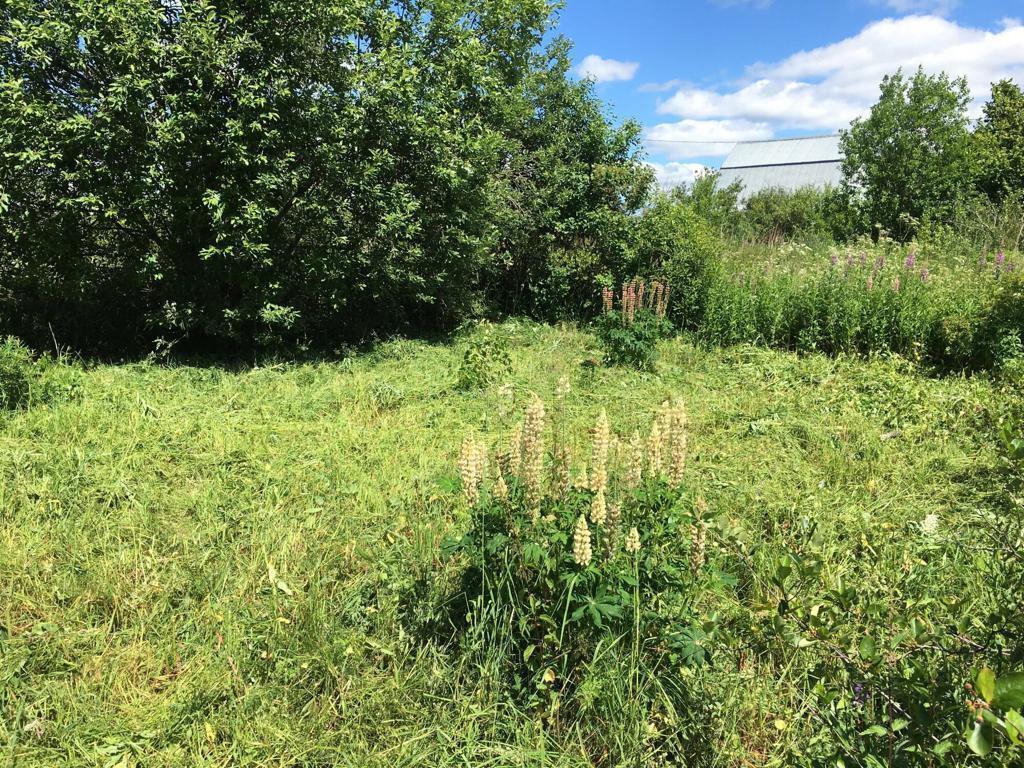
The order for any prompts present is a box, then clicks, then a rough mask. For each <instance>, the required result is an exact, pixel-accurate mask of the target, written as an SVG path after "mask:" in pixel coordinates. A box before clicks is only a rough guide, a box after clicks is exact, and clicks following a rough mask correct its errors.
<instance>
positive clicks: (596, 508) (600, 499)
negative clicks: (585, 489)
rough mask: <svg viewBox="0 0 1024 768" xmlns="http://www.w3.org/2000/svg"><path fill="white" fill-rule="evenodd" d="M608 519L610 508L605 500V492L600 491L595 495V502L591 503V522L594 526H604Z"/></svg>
mask: <svg viewBox="0 0 1024 768" xmlns="http://www.w3.org/2000/svg"><path fill="white" fill-rule="evenodd" d="M607 519H608V507H607V505H606V503H605V499H604V491H603V490H601V491H598V492H597V493H595V494H594V499H593V501H591V502H590V521H591V522H592V523H593V524H594V525H604V521H605V520H607Z"/></svg>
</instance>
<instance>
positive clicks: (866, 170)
mask: <svg viewBox="0 0 1024 768" xmlns="http://www.w3.org/2000/svg"><path fill="white" fill-rule="evenodd" d="M969 100H970V93H969V90H968V87H967V82H966V80H964V79H956V80H951V79H950V78H949V77H948V76H947V75H946V74H944V73H943V74H940V75H935V76H932V75H928V74H926V73H925V72H924V70H923V69H918V71H917V72H916V73H915V74H914V75H913V77H911V78H907V77H905V76H904V74H903V72H902V71H899V72H897V73H896V74H894V75H889V76H886V77H885V78H884V79H883V80H882V84H881V95H880V97H879V100H878V103H877V104H875V106H873V107H872V108H871V114H870V115H869V116H868V117H867V118H864V119H857V120H854V121H853V124H852V125H851V126H850V129H849V130H846V131H843V133H842V140H841V146H842V151H843V187H844V191H845V193H846V194H847V195H848V196H849V197H850V199H851V200H852V201H853V204H854V206H855V207H856V208H857V209H858V210H859V215H860V217H861V231H867V230H870V229H871V228H876V227H881V228H882V229H883V230H885V231H886V232H889V233H891V234H893V235H895V236H896V237H897V238H898V239H901V240H902V239H906V238H908V237H910V236H911V235H913V234H914V232H915V230H916V228H917V225H918V223H919V222H920V221H921V220H922V219H923V218H924V217H925V216H926V215H927V216H930V217H932V218H935V219H938V220H940V221H948V220H949V219H950V218H951V217H952V214H953V212H954V210H955V209H956V206H957V204H958V201H960V200H961V199H963V198H964V197H965V196H966V195H967V194H968V193H969V191H970V188H971V182H972V181H973V172H972V165H971V153H972V150H971V141H970V138H971V135H970V133H969V130H968V117H967V105H968V102H969Z"/></svg>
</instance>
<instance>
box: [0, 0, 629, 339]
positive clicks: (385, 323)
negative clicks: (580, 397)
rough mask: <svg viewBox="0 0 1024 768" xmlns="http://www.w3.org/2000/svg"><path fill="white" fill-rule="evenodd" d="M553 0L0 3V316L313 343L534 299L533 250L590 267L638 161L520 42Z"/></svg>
mask: <svg viewBox="0 0 1024 768" xmlns="http://www.w3.org/2000/svg"><path fill="white" fill-rule="evenodd" d="M553 9H554V4H553V3H552V2H550V0H268V1H267V2H263V3H252V2H249V1H248V0H184V2H176V0H160V1H159V2H156V1H154V0H99V1H97V0H52V2H46V3H42V2H38V0H9V2H7V3H4V4H3V6H2V8H0V208H2V209H3V210H2V212H3V216H2V218H0V326H2V327H4V328H6V329H9V330H11V331H14V332H16V333H19V334H21V335H24V336H26V337H28V338H33V339H35V340H37V341H41V340H43V339H49V337H50V334H51V331H52V333H53V334H55V335H56V336H57V337H58V339H59V340H60V341H61V342H62V343H71V344H74V345H76V346H88V347H96V346H106V347H108V348H109V349H110V350H111V351H115V350H121V349H123V348H125V347H126V346H132V345H141V344H148V343H150V342H151V341H152V340H153V339H154V338H158V337H163V338H166V339H179V338H180V339H185V340H187V341H188V342H190V343H200V344H204V345H207V346H209V345H218V346H219V345H235V344H238V343H243V344H251V343H255V342H260V341H267V342H294V341H297V340H299V339H303V338H304V339H310V340H312V341H319V342H324V343H330V342H331V341H333V340H334V339H337V338H339V337H344V338H352V337H356V338H358V337H361V336H364V335H366V334H368V333H372V332H376V331H383V330H393V329H428V328H435V327H441V326H448V325H451V324H452V323H454V322H456V321H457V320H459V319H460V318H461V317H462V316H464V315H465V314H466V313H467V312H470V311H472V310H474V309H477V308H478V307H479V299H480V298H481V297H482V296H484V295H485V291H484V289H485V287H486V288H491V287H492V286H493V285H494V284H495V282H494V280H493V279H492V278H497V279H498V280H504V281H506V282H514V281H515V280H517V279H518V277H520V276H525V278H526V279H525V280H524V281H523V282H524V284H525V285H527V286H528V287H527V290H528V291H531V292H533V293H536V292H537V291H538V290H539V289H538V288H537V286H540V285H541V284H542V283H543V282H544V280H545V279H546V277H545V276H546V275H548V274H550V272H551V268H550V263H548V262H547V261H546V258H547V256H546V254H547V253H548V252H549V251H547V250H539V249H538V248H539V247H540V246H549V245H552V244H553V245H554V246H560V247H565V248H574V249H576V250H582V249H583V247H584V246H585V245H586V244H587V243H590V242H594V243H598V242H599V243H600V248H601V249H602V255H601V259H602V260H604V259H605V258H606V256H605V255H604V254H605V253H606V252H611V251H614V250H615V249H616V248H617V247H619V246H617V245H616V243H617V242H619V241H620V240H621V231H624V230H627V229H628V227H627V226H626V222H628V218H629V211H630V209H631V208H634V207H635V205H636V203H635V202H634V198H636V197H637V195H638V190H639V189H640V188H642V186H643V183H642V182H643V178H645V177H644V176H643V166H642V165H641V164H640V162H639V160H638V159H637V157H636V141H635V136H634V134H635V131H633V132H632V133H631V131H630V130H616V129H614V128H612V127H611V125H610V123H609V121H608V119H607V117H606V116H605V115H604V114H603V112H602V109H601V106H600V104H599V102H597V100H596V99H595V98H594V96H593V94H592V92H591V91H590V90H589V86H587V85H585V84H579V83H574V82H571V81H570V80H569V78H568V76H567V70H568V65H567V61H568V58H567V53H566V48H565V46H564V44H563V43H556V44H555V45H553V46H552V47H551V48H550V49H549V50H545V48H544V47H543V45H544V40H545V39H546V37H547V35H548V33H549V32H550V30H551V27H552V24H553V23H554V19H555V17H554V15H553ZM631 137H633V138H631ZM513 206H519V207H518V208H517V209H516V210H517V212H518V215H517V216H513V215H510V214H509V213H508V210H509V208H510V207H513ZM606 238H607V240H606ZM609 242H610V243H611V244H609ZM496 254H497V257H496ZM537 259H542V262H541V263H539V264H536V263H535V262H536V260H537ZM534 303H536V302H524V304H525V305H527V306H530V305H532V304H534Z"/></svg>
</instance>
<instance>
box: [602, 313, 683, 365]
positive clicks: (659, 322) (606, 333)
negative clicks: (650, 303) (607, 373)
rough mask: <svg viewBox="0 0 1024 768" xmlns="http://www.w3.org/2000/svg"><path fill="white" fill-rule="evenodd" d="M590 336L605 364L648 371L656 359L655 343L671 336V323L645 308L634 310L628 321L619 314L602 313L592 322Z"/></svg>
mask: <svg viewBox="0 0 1024 768" xmlns="http://www.w3.org/2000/svg"><path fill="white" fill-rule="evenodd" d="M594 333H595V335H596V336H597V340H598V343H599V344H600V345H601V349H602V350H604V360H605V362H606V363H608V364H610V365H625V366H632V367H634V368H639V369H640V370H645V371H651V370H654V363H655V361H656V360H657V359H658V342H659V341H660V340H661V339H664V338H666V337H668V336H669V335H671V333H672V324H671V322H669V320H667V319H666V318H664V317H659V316H658V315H657V314H655V313H654V312H651V311H650V310H647V309H640V310H637V311H636V314H635V316H634V318H633V320H632V322H628V321H627V320H625V319H624V318H623V316H622V313H621V312H617V311H616V312H606V313H604V314H602V315H601V316H600V317H598V318H597V320H595V321H594Z"/></svg>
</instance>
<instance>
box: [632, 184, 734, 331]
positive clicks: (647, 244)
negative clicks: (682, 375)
mask: <svg viewBox="0 0 1024 768" xmlns="http://www.w3.org/2000/svg"><path fill="white" fill-rule="evenodd" d="M636 237H637V257H636V264H637V272H639V273H640V274H648V275H662V276H663V277H664V278H665V280H666V281H667V283H668V286H669V288H670V290H671V294H672V306H671V308H670V309H669V317H670V318H671V320H672V321H673V322H674V323H675V324H676V326H677V327H679V328H682V329H692V328H696V327H697V326H698V325H699V324H700V321H701V318H702V317H703V315H704V308H705V303H706V301H707V296H708V293H709V289H710V287H711V285H712V284H713V283H714V280H715V277H716V274H717V270H718V267H719V259H718V256H719V254H720V252H721V241H720V240H719V239H718V237H717V236H716V235H715V232H714V230H713V229H712V228H711V227H710V226H709V225H708V223H707V222H706V221H705V220H704V219H703V218H702V217H701V216H700V214H698V213H697V211H696V210H695V209H694V208H693V206H692V205H691V204H690V203H689V202H687V200H686V198H685V195H684V194H683V193H678V192H674V193H669V194H667V195H660V196H658V197H657V198H656V199H655V201H654V203H653V205H651V206H650V207H649V208H648V209H647V210H646V211H644V214H643V216H642V217H641V218H640V221H639V222H638V223H637V235H636Z"/></svg>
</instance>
